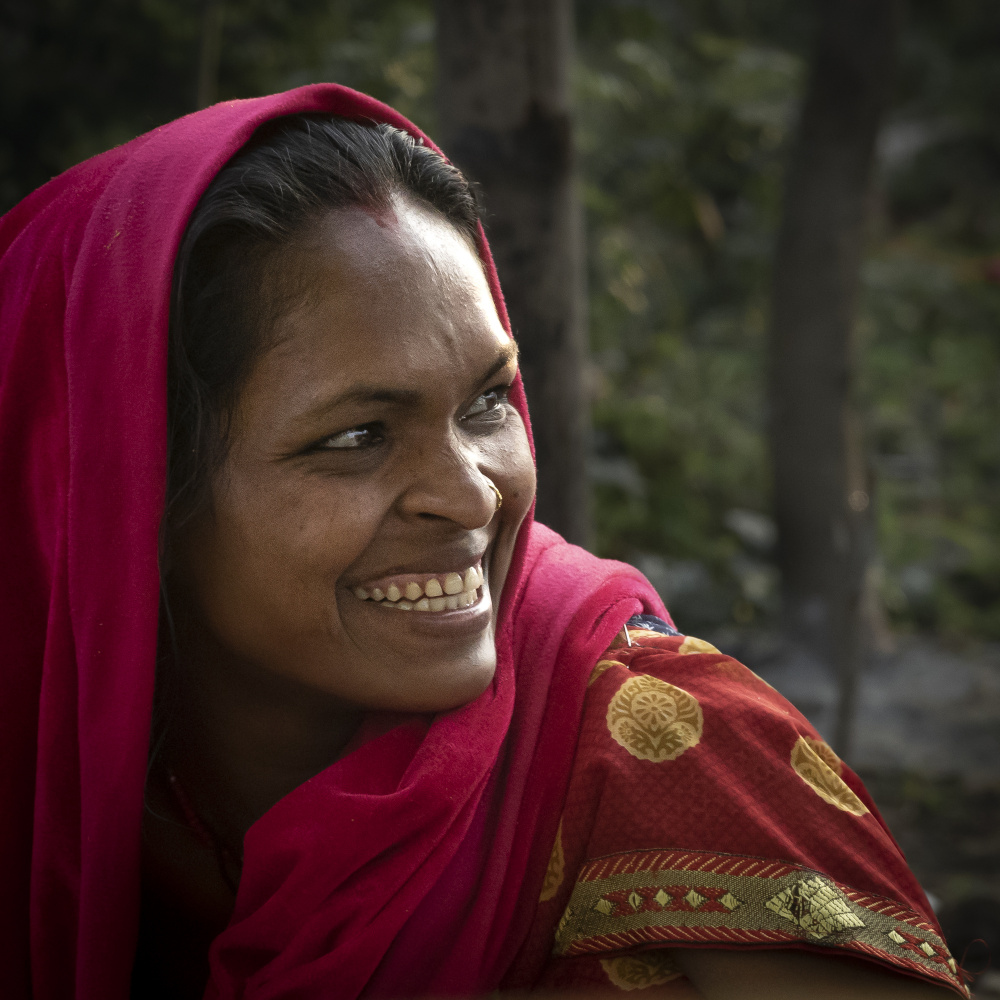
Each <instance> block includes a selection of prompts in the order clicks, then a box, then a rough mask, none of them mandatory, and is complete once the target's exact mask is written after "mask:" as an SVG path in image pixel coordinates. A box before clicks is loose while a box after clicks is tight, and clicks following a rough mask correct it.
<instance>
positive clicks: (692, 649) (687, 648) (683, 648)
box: [677, 635, 721, 655]
mask: <svg viewBox="0 0 1000 1000" xmlns="http://www.w3.org/2000/svg"><path fill="white" fill-rule="evenodd" d="M677 652H678V653H718V652H719V651H718V650H717V649H716V648H715V646H713V645H712V644H711V643H710V642H706V641H705V640H704V639H696V638H695V637H694V636H693V635H689V636H685V637H684V641H683V642H682V643H681V644H680V646H679V648H678V650H677ZM720 655H721V654H720Z"/></svg>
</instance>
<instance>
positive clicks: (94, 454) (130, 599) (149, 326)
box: [0, 84, 665, 1000]
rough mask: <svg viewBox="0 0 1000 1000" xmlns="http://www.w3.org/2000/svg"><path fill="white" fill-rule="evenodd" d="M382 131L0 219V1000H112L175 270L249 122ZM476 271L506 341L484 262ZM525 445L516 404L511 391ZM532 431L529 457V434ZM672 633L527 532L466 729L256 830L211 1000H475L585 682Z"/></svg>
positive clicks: (134, 799) (415, 741) (418, 741)
mask: <svg viewBox="0 0 1000 1000" xmlns="http://www.w3.org/2000/svg"><path fill="white" fill-rule="evenodd" d="M299 112H328V113H332V114H339V115H343V116H345V117H349V118H355V119H368V120H375V121H381V122H387V123H389V124H391V125H394V126H396V127H398V128H401V129H404V130H406V131H408V132H410V133H411V134H413V135H414V136H417V137H419V138H420V139H421V141H424V142H426V143H428V144H430V140H428V139H427V138H426V137H425V136H423V135H422V134H421V133H420V132H419V130H418V129H416V128H415V127H414V126H413V125H412V124H410V123H409V122H407V121H406V120H405V119H403V118H402V117H401V116H399V115H398V114H396V113H395V112H394V111H392V109H390V108H388V107H386V106H384V105H382V104H380V103H378V102H377V101H374V100H372V99H371V98H369V97H366V96H364V95H361V94H358V93H355V92H353V91H351V90H348V89H346V88H343V87H339V86H336V85H333V84H317V85H313V86H309V87H302V88H299V89H297V90H293V91H289V92H288V93H285V94H279V95H275V96H273V97H267V98H260V99H255V100H248V101H234V102H226V103H223V104H219V105H216V106H214V107H212V108H208V109H206V110H205V111H202V112H199V113H197V114H195V115H190V116H188V117H186V118H183V119H180V120H178V121H176V122H172V123H170V124H168V125H165V126H163V127H162V128H158V129H155V130H154V131H152V132H150V133H148V134H146V135H144V136H140V137H139V138H137V139H135V140H133V141H132V142H130V143H128V144H126V145H124V146H121V147H118V148H116V149H114V150H111V151H109V152H107V153H105V154H102V155H101V156H98V157H95V158H93V159H91V160H88V161H86V162H85V163H82V164H80V165H79V166H77V167H75V168H73V169H71V170H69V171H67V172H66V173H65V174H62V175H61V176H59V177H57V178H55V179H54V180H52V181H51V182H50V183H49V184H47V185H46V186H45V187H43V188H41V189H39V190H38V191H36V192H35V193H34V194H32V195H31V196H29V197H28V198H27V199H25V200H24V201H23V202H21V203H20V204H19V205H18V206H16V207H15V208H14V209H13V210H12V211H11V212H9V213H8V214H7V215H6V216H5V217H4V218H3V219H2V220H0V565H3V566H4V573H3V574H0V629H2V634H3V636H4V639H3V654H2V659H3V669H2V671H0V755H2V758H3V760H4V762H5V767H4V769H3V770H2V772H0V807H2V809H3V811H4V821H3V823H2V825H0V850H2V856H3V858H4V864H3V866H2V868H0V873H2V874H0V890H2V897H3V900H4V903H3V905H2V907H0V914H2V916H0V919H2V921H3V926H2V928H0V949H2V951H3V957H4V962H3V965H4V969H5V973H6V976H5V988H4V992H5V996H10V997H12V998H16V997H24V998H26V997H35V998H38V1000H56V998H60V1000H63V998H66V997H78V998H87V1000H90V998H94V1000H97V998H100V1000H114V998H124V997H126V996H127V995H128V991H129V976H130V971H131V965H132V956H133V953H134V949H135V943H136V936H137V924H138V910H139V856H140V837H139V831H140V822H141V816H142V802H143V785H144V780H145V773H146V757H147V746H148V739H149V724H150V714H151V705H152V697H153V686H154V666H155V658H156V638H157V614H158V602H159V574H158V565H157V545H158V531H159V520H160V515H161V511H162V506H163V498H164V487H165V468H166V343H167V330H168V316H169V299H170V288H171V282H172V276H173V266H174V258H175V256H176V253H177V248H178V246H179V244H180V241H181V237H182V235H183V232H184V228H185V225H186V223H187V220H188V218H189V217H190V215H191V212H192V211H193V210H194V207H195V205H196V204H197V202H198V199H199V197H200V196H201V194H202V193H203V191H204V190H205V188H206V187H207V186H208V184H209V183H210V182H211V180H212V178H213V177H214V176H215V174H216V173H217V172H218V171H219V169H220V168H221V167H222V166H223V165H224V164H225V163H226V162H227V161H228V160H229V159H230V158H231V157H232V156H233V155H234V153H236V152H237V150H238V149H239V148H240V147H241V146H242V145H243V144H244V143H245V142H246V141H247V140H248V139H249V138H250V136H251V135H252V134H253V131H254V129H255V128H256V127H257V126H258V125H260V124H261V123H262V122H264V121H267V120H269V119H272V118H275V117H279V116H282V115H287V114H293V113H299ZM480 252H481V256H482V259H483V262H484V266H485V268H486V271H487V274H488V277H489V279H490V285H491V288H492V291H493V295H494V299H495V301H496V304H497V309H498V312H499V314H500V317H501V320H502V321H503V323H504V325H505V326H508V328H509V324H508V321H507V316H506V311H505V309H504V305H503V299H502V296H501V294H500V290H499V285H498V283H497V279H496V273H495V271H494V269H493V265H492V261H491V259H490V256H489V251H488V248H487V246H486V243H485V238H483V239H482V240H481V245H480ZM512 399H513V401H514V402H515V405H517V406H518V408H519V410H520V412H521V414H522V416H523V417H524V420H525V423H526V425H527V408H526V404H525V401H524V396H523V391H522V390H521V387H520V383H519V382H518V384H517V386H516V387H515V392H514V393H513V395H512ZM529 433H530V432H529ZM640 611H651V612H653V613H657V614H661V615H662V614H664V613H665V612H664V611H663V608H662V606H661V604H660V602H659V600H658V598H657V597H656V595H655V592H654V591H653V590H652V588H651V587H650V586H649V584H648V583H646V581H645V580H644V579H643V578H642V577H641V575H640V574H638V573H637V572H636V571H635V570H633V569H631V567H627V566H624V565H622V564H617V563H611V562H608V561H602V560H597V559H595V558H594V557H592V556H589V555H588V554H587V553H585V552H583V551H582V550H580V549H577V548H575V547H573V546H570V545H568V544H566V543H565V542H563V541H562V540H561V539H560V538H559V537H558V536H556V535H555V534H554V533H552V532H550V531H549V530H548V529H545V528H543V527H541V526H538V525H533V524H531V521H530V517H529V519H528V522H527V523H526V524H525V526H524V528H523V529H522V532H521V536H520V538H519V541H518V548H517V551H516V553H515V559H514V564H513V566H512V568H511V572H510V575H509V577H508V581H507V585H506V587H505V591H504V594H503V597H502V604H501V610H500V620H499V624H498V638H497V648H498V668H497V674H496V678H495V680H494V683H493V684H492V686H491V687H490V688H489V689H488V690H487V691H486V692H485V693H484V694H483V695H482V696H481V697H480V698H478V699H476V701H474V702H473V703H471V704H469V705H467V706H465V707H463V708H461V709H457V710H455V711H453V712H450V713H446V714H444V715H441V716H439V717H437V718H435V719H433V720H430V721H428V720H425V719H411V720H403V721H401V722H400V724H399V725H397V726H395V727H393V728H391V729H390V730H389V731H388V732H381V733H380V734H379V735H373V736H372V738H371V739H369V740H368V741H367V742H362V745H360V746H359V747H358V748H357V749H356V750H355V751H354V752H353V753H351V754H350V755H348V756H347V757H345V758H344V759H343V760H341V761H338V762H337V763H335V764H334V765H332V766H331V767H330V768H328V769H327V770H326V771H324V772H322V773H321V774H319V775H317V776H316V777H315V778H314V779H312V780H311V781H309V782H307V783H306V784H305V785H303V786H301V787H300V788H298V789H296V790H294V791H293V792H292V793H291V794H289V795H288V796H286V798H284V799H283V800H282V801H280V802H279V803H277V804H276V805H275V806H274V807H273V808H272V809H271V810H270V811H269V812H268V813H267V814H265V816H263V817H262V818H261V819H260V820H259V821H258V822H257V824H255V825H254V827H252V828H251V830H250V832H249V834H248V836H247V839H246V844H245V869H244V873H243V878H242V881H241V885H240V890H239V894H238V897H237V903H236V911H235V913H234V915H233V919H232V922H231V924H230V926H229V927H228V929H227V930H226V931H225V932H224V933H223V934H222V935H221V936H220V937H219V938H218V939H217V941H216V943H215V945H214V946H213V951H212V956H211V961H212V979H211V982H210V985H209V991H208V995H209V996H211V997H219V998H222V997H226V998H229V997H254V998H261V1000H263V998H266V997H277V996H281V997H286V998H289V997H301V998H312V997H316V998H319V997H325V996H329V995H330V984H335V987H336V995H337V996H338V997H343V998H348V997H353V996H359V995H362V994H364V995H366V996H393V995H395V996H398V995H402V994H406V993H413V992H420V991H423V990H424V989H425V988H426V990H427V991H431V990H433V991H437V992H439V993H442V994H443V993H449V992H453V993H459V992H473V991H477V990H483V989H491V988H493V987H495V986H496V984H497V983H498V982H499V980H500V977H501V976H502V975H503V973H504V971H505V970H506V969H507V968H508V966H509V965H510V963H511V962H512V961H513V958H514V955H515V954H516V952H517V950H518V948H519V946H520V943H521V941H522V939H523V937H524V935H525V934H526V933H527V931H528V928H529V926H530V923H531V920H532V917H533V914H534V910H535V905H536V903H537V898H538V887H539V885H540V884H541V880H542V877H543V875H544V870H545V866H546V862H547V858H548V851H549V847H550V845H551V842H552V837H553V835H554V832H555V826H556V823H557V821H558V814H559V809H560V807H561V802H562V797H563V795H564V793H565V787H566V782H567V779H568V774H569V771H570V766H571V762H572V757H573V752H574V747H575V742H576V735H577V727H578V722H579V715H580V711H581V706H582V699H583V690H584V686H585V681H586V676H587V674H588V673H589V670H590V668H591V667H592V666H593V664H594V662H595V661H596V658H597V656H598V655H599V654H600V653H601V651H602V650H603V649H604V648H605V647H606V646H607V645H608V643H609V642H610V641H611V639H612V637H613V636H614V635H615V633H616V632H617V631H618V630H619V629H620V627H621V625H622V623H623V622H624V621H625V620H626V619H628V618H629V617H630V616H631V615H633V614H635V613H637V612H640Z"/></svg>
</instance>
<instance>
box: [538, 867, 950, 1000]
mask: <svg viewBox="0 0 1000 1000" xmlns="http://www.w3.org/2000/svg"><path fill="white" fill-rule="evenodd" d="M657 945H659V946H661V947H662V946H666V945H675V946H687V947H692V946H693V947H712V946H715V947H723V948H741V947H754V946H757V947H761V946H763V947H769V948H781V947H803V946H804V947H806V948H809V949H810V950H816V951H822V950H824V949H827V948H832V949H836V950H838V951H841V952H845V953H847V954H852V953H853V954H855V955H856V956H857V957H859V958H866V959H869V960H873V961H875V962H878V963H879V964H882V965H887V966H890V967H895V968H897V969H899V970H900V971H901V972H904V973H907V974H909V975H913V976H918V977H920V978H922V979H930V980H932V981H934V982H937V983H939V984H941V985H944V986H948V987H950V988H951V989H953V990H955V991H956V992H957V993H959V994H960V995H961V996H964V997H968V996H969V995H970V994H969V989H968V987H967V986H966V985H965V982H964V981H963V976H962V972H961V970H960V969H959V967H958V965H957V963H956V962H955V960H954V958H952V956H951V954H950V952H949V951H948V947H947V945H946V944H945V942H944V941H943V940H942V938H941V937H940V935H939V934H938V931H937V928H936V927H935V926H934V925H933V924H932V923H931V922H930V921H928V920H927V919H926V917H925V916H923V915H922V914H920V913H918V912H917V911H915V910H913V909H911V908H909V907H907V906H904V905H902V904H901V903H899V902H897V901H896V900H893V899H889V898H886V897H883V896H878V895H875V894H873V893H870V892H863V891H861V890H859V889H855V888H853V887H852V886H849V885H845V884H844V883H841V882H838V881H836V880H835V879H832V878H830V876H828V875H825V874H824V873H822V872H818V871H815V870H814V869H811V868H807V867H805V866H804V865H797V864H794V863H792V862H788V861H782V860H776V859H772V858H759V857H753V856H750V855H742V854H722V853H715V852H706V851H687V850H678V849H665V850H645V851H631V852H625V853H621V854H611V855H606V856H604V857H599V858H592V859H590V860H588V861H586V862H584V864H583V866H582V867H581V869H580V872H579V874H578V876H577V879H576V883H575V885H574V886H573V889H572V892H571V894H570V898H569V901H568V903H567V905H566V909H565V911H564V912H563V915H562V918H561V919H560V921H559V925H558V928H557V930H556V936H555V947H554V949H553V954H554V955H555V956H557V957H566V958H569V957H572V956H576V955H587V954H602V953H608V952H621V951H623V950H626V949H636V948H649V947H650V946H654V947H655V946H657Z"/></svg>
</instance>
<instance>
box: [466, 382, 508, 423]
mask: <svg viewBox="0 0 1000 1000" xmlns="http://www.w3.org/2000/svg"><path fill="white" fill-rule="evenodd" d="M509 392H510V387H509V386H497V387H496V388H493V389H490V390H489V392H484V393H483V394H482V395H481V396H477V397H476V399H475V400H474V402H473V404H472V406H470V407H469V408H468V409H467V410H466V411H465V417H480V416H483V415H484V414H486V413H490V412H491V411H492V410H496V409H497V408H498V407H499V406H501V405H502V404H503V403H506V402H507V394H508V393H509ZM463 419H464V418H463Z"/></svg>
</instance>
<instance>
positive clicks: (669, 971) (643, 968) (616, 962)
mask: <svg viewBox="0 0 1000 1000" xmlns="http://www.w3.org/2000/svg"><path fill="white" fill-rule="evenodd" d="M601 967H602V968H603V969H604V971H605V973H606V974H607V977H608V979H610V980H611V983H612V985H614V986H617V987H618V988H619V989H620V990H643V989H645V988H646V987H647V986H662V985H663V984H664V983H669V982H670V981H671V980H673V979H680V977H681V971H680V969H678V968H677V966H676V964H675V963H674V960H673V959H672V958H671V957H670V953H669V952H668V951H666V950H665V949H663V948H657V949H656V950H655V951H642V952H639V954H638V955H619V956H617V957H615V958H602V959H601Z"/></svg>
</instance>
